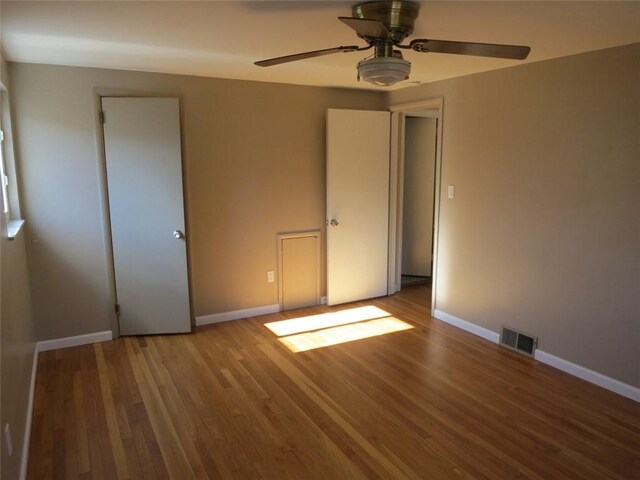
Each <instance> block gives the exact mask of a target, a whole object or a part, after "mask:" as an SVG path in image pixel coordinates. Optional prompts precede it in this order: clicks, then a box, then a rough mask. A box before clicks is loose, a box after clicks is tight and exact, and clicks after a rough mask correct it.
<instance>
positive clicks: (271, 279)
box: [267, 270, 276, 283]
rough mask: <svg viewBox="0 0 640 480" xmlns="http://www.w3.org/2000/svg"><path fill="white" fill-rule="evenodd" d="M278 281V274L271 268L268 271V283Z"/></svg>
mask: <svg viewBox="0 0 640 480" xmlns="http://www.w3.org/2000/svg"><path fill="white" fill-rule="evenodd" d="M275 281H276V276H275V274H274V273H273V270H269V271H268V272H267V283H273V282H275Z"/></svg>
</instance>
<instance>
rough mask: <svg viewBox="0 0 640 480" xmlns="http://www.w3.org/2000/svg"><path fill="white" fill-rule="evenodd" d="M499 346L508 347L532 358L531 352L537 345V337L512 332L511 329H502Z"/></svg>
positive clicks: (516, 331)
mask: <svg viewBox="0 0 640 480" xmlns="http://www.w3.org/2000/svg"><path fill="white" fill-rule="evenodd" d="M500 344H501V345H504V346H505V347H509V348H511V349H512V350H515V351H516V352H520V353H524V354H525V355H528V356H530V357H533V352H534V351H535V349H536V345H537V344H538V337H533V336H531V335H527V334H526V333H522V332H519V331H518V330H514V329H513V328H511V327H502V334H501V335H500Z"/></svg>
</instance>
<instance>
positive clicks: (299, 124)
mask: <svg viewBox="0 0 640 480" xmlns="http://www.w3.org/2000/svg"><path fill="white" fill-rule="evenodd" d="M11 80H12V83H13V85H15V86H16V88H15V89H14V92H13V93H14V97H13V98H14V103H15V113H14V117H15V122H14V123H15V135H16V138H17V146H18V147H19V154H20V161H21V167H22V183H23V191H24V205H23V212H24V214H25V216H26V218H27V219H28V220H29V223H30V225H31V229H30V232H31V235H30V238H29V242H28V249H29V261H30V267H31V272H32V290H33V296H34V310H35V317H36V325H37V330H38V332H37V333H38V338H39V339H49V338H56V337H64V336H71V335H79V334H84V333H90V332H96V331H102V330H108V329H110V327H111V325H110V319H111V308H112V305H111V295H110V293H109V292H110V279H109V273H108V271H109V270H108V269H109V267H108V253H107V252H108V245H107V244H106V242H105V238H106V235H105V232H104V218H103V212H104V210H103V204H102V201H103V200H102V199H103V194H102V182H101V171H100V169H101V160H100V155H99V153H98V151H99V145H100V142H99V132H100V130H99V129H98V128H97V125H96V118H97V102H96V98H97V93H115V94H117V93H123V92H124V93H135V94H138V95H179V96H180V97H181V98H182V101H181V108H182V112H181V114H182V129H183V153H184V165H185V181H186V189H185V193H186V202H187V222H188V235H189V238H188V242H189V247H190V255H191V256H190V267H191V272H190V273H191V280H192V292H193V296H194V300H195V302H194V307H195V314H196V315H198V316H200V315H207V314H214V313H219V312H227V311H232V310H238V309H245V308H250V307H256V306H262V305H270V304H277V303H278V293H277V284H278V283H277V281H276V282H274V283H267V282H266V272H267V270H276V269H277V250H276V234H277V233H279V232H286V231H297V230H310V229H324V220H325V218H324V216H325V213H324V212H325V194H324V189H325V180H324V179H325V167H324V165H325V160H324V152H325V111H326V109H327V108H354V109H380V108H382V107H383V106H384V96H383V94H379V93H370V92H357V91H349V90H338V89H327V88H314V87H298V86H290V85H279V84H269V83H257V82H247V81H235V80H220V79H210V78H199V77H187V76H176V75H166V74H152V73H141V72H125V71H113V70H100V69H89V68H72V67H55V66H44V65H26V64H12V68H11ZM323 282H324V272H323Z"/></svg>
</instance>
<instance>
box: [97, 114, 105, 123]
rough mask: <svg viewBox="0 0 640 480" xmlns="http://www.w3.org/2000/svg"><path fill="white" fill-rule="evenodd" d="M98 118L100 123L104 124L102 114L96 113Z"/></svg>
mask: <svg viewBox="0 0 640 480" xmlns="http://www.w3.org/2000/svg"><path fill="white" fill-rule="evenodd" d="M98 118H100V123H104V112H100V113H98Z"/></svg>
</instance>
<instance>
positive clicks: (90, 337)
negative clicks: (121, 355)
mask: <svg viewBox="0 0 640 480" xmlns="http://www.w3.org/2000/svg"><path fill="white" fill-rule="evenodd" d="M108 340H113V333H112V332H111V330H106V331H104V332H95V333H87V334H86V335H77V336H75V337H64V338H54V339H53V340H43V341H41V342H38V343H37V344H36V348H37V350H38V352H46V351H48V350H57V349H59V348H67V347H77V346H78V345H87V344H89V343H97V342H106V341H108Z"/></svg>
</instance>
